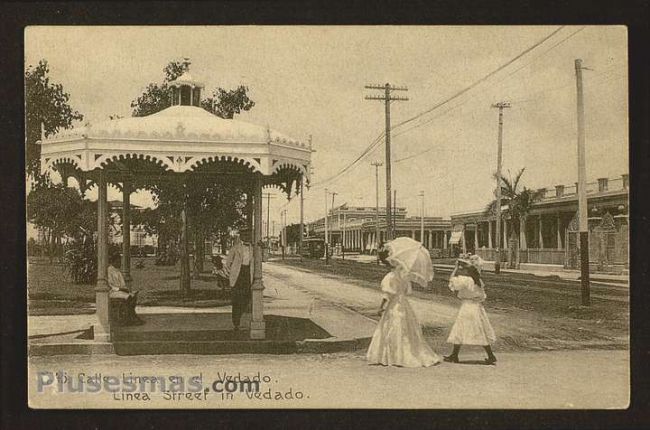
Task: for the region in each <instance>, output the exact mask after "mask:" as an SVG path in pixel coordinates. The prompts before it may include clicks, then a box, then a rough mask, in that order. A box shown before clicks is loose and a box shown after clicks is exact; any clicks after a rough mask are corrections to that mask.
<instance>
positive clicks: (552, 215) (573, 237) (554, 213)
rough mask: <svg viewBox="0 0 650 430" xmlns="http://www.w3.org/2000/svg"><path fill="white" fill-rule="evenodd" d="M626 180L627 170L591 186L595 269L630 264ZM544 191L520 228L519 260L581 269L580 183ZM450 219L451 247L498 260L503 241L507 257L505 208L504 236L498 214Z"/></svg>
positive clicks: (508, 224) (619, 268)
mask: <svg viewBox="0 0 650 430" xmlns="http://www.w3.org/2000/svg"><path fill="white" fill-rule="evenodd" d="M628 181H629V179H628V175H627V174H624V175H621V176H620V177H618V178H599V179H598V180H597V181H596V182H592V183H588V184H587V202H588V204H587V206H588V209H587V210H588V216H589V261H590V264H591V266H592V268H593V269H596V270H606V271H614V272H618V271H623V270H626V269H627V268H628V262H629V255H628V243H629V239H628V208H629V205H628V197H629V191H628V188H629V182H628ZM542 191H543V197H542V199H541V200H540V201H538V202H536V203H534V204H533V206H532V209H531V211H530V213H529V214H528V216H527V217H526V219H525V220H521V223H520V224H521V225H520V228H519V229H518V230H519V231H520V234H519V235H518V237H517V238H516V240H517V241H518V244H519V261H520V263H524V264H543V265H553V266H557V267H560V268H568V269H577V268H579V265H580V261H579V250H578V245H579V240H578V235H577V230H578V225H577V218H576V214H577V211H578V195H577V192H576V191H577V184H572V185H556V186H555V187H553V188H545V189H542ZM486 204H487V202H486ZM451 222H452V225H453V230H454V233H453V234H452V238H451V240H450V244H451V245H452V246H454V247H457V248H458V249H459V250H460V251H462V252H471V253H476V254H478V255H480V256H481V257H482V258H483V259H485V260H488V261H494V260H495V259H496V249H495V248H496V245H497V240H499V241H500V242H499V245H500V248H501V250H502V251H501V252H502V256H501V260H502V261H506V260H507V259H508V257H509V256H508V251H507V248H508V246H507V243H508V240H507V238H509V237H510V233H511V229H512V228H513V226H512V225H511V221H510V219H509V216H508V209H507V207H505V206H504V208H503V221H502V222H503V224H502V226H503V227H502V228H501V231H502V234H501V237H500V238H497V237H496V220H495V218H494V216H493V215H488V214H486V213H485V211H483V210H481V211H474V212H466V213H460V214H454V215H452V216H451ZM510 258H512V256H510Z"/></svg>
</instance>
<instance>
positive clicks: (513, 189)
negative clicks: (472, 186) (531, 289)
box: [484, 168, 544, 269]
mask: <svg viewBox="0 0 650 430" xmlns="http://www.w3.org/2000/svg"><path fill="white" fill-rule="evenodd" d="M525 170H526V168H523V169H521V170H520V171H519V172H518V173H517V174H516V175H515V177H514V178H512V176H510V178H506V177H504V176H502V177H501V207H502V208H503V206H507V209H506V211H507V214H508V217H509V218H510V221H511V225H512V227H511V228H510V238H509V240H508V263H509V266H510V268H511V269H512V268H518V267H519V240H517V238H518V237H519V234H520V231H521V228H522V227H523V226H524V225H525V222H526V217H527V216H528V214H529V213H530V210H531V209H532V206H533V204H534V203H535V202H537V201H539V200H540V199H541V198H542V197H543V196H544V191H543V190H531V189H529V188H526V187H523V188H522V189H521V190H519V183H520V180H521V176H522V175H523V174H524V171H525ZM495 179H496V174H495ZM495 194H496V192H495ZM496 208H497V201H496V199H494V200H493V201H491V202H490V203H488V205H487V206H486V207H485V211H484V215H485V216H492V215H494V214H496ZM497 240H499V238H497ZM513 256H514V258H513Z"/></svg>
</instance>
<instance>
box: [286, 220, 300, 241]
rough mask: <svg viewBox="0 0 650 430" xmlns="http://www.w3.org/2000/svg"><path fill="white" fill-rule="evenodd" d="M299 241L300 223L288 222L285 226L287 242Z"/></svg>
mask: <svg viewBox="0 0 650 430" xmlns="http://www.w3.org/2000/svg"><path fill="white" fill-rule="evenodd" d="M298 242H300V224H290V225H288V226H287V243H298Z"/></svg>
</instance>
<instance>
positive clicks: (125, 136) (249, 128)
mask: <svg viewBox="0 0 650 430" xmlns="http://www.w3.org/2000/svg"><path fill="white" fill-rule="evenodd" d="M40 143H41V145H42V146H41V169H42V171H43V172H45V171H46V170H48V169H52V168H56V164H58V163H62V162H65V163H68V164H72V165H73V166H74V168H75V170H80V171H86V172H87V171H92V170H95V169H102V168H104V167H105V166H106V165H107V163H110V162H111V161H113V160H118V159H123V158H140V159H147V160H152V161H154V162H155V163H157V164H158V165H160V166H162V167H164V168H165V170H169V171H173V172H185V171H192V170H194V169H195V168H196V167H197V166H198V165H199V164H203V163H207V162H210V161H219V160H227V161H235V162H238V163H241V164H244V165H246V166H248V167H249V168H250V169H251V170H252V171H254V172H260V173H262V174H263V175H265V176H270V175H273V174H275V173H276V172H278V171H279V170H281V169H283V168H289V169H293V170H297V171H299V173H300V174H301V175H304V176H308V174H309V169H308V168H307V166H308V165H309V163H310V161H311V152H312V150H311V144H308V145H306V144H305V143H303V142H300V141H298V140H296V139H292V138H290V137H288V136H286V135H284V134H282V133H279V132H276V131H274V130H271V129H269V128H268V127H263V126H259V125H255V124H252V123H249V122H245V121H240V120H235V119H222V118H219V117H217V116H216V115H213V114H212V113H210V112H208V111H206V110H205V109H203V108H200V107H196V106H171V107H169V108H167V109H164V110H162V111H160V112H158V113H155V114H152V115H148V116H145V117H131V118H121V119H116V120H109V121H104V122H100V123H97V124H92V125H86V126H83V127H78V128H73V129H70V130H63V131H61V132H60V133H58V134H56V135H54V136H51V137H49V138H47V139H44V140H43V141H42V142H40Z"/></svg>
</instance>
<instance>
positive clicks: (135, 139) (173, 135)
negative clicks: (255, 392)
mask: <svg viewBox="0 0 650 430" xmlns="http://www.w3.org/2000/svg"><path fill="white" fill-rule="evenodd" d="M170 88H171V91H172V92H173V94H172V106H170V107H168V108H166V109H164V110H162V111H160V112H157V113H155V114H151V115H148V116H144V117H132V118H120V119H114V120H110V121H104V122H100V123H97V124H93V125H85V126H83V127H79V128H74V129H71V130H63V131H62V132H60V133H58V134H56V135H54V136H50V137H48V138H43V139H42V140H41V141H39V142H38V143H39V144H40V145H41V170H42V172H43V173H45V172H47V171H52V170H58V171H60V172H61V175H62V177H64V178H67V177H70V176H74V177H75V178H77V179H78V181H79V183H80V185H81V187H82V189H87V188H88V187H89V186H90V184H91V183H92V184H96V185H97V187H98V210H97V223H98V240H97V249H98V252H97V263H98V264H97V267H98V274H97V284H96V287H95V292H96V295H95V301H96V308H97V311H96V312H97V317H98V318H97V319H98V321H97V324H96V325H95V326H94V335H95V338H96V339H97V340H100V341H110V340H111V316H110V315H111V314H110V312H109V306H110V303H109V291H110V288H109V287H108V282H107V267H108V231H107V223H106V220H107V211H108V204H107V184H109V183H111V184H114V185H117V187H118V189H120V190H121V191H122V199H123V205H122V206H123V213H122V216H121V219H122V231H123V234H124V236H123V241H122V242H123V243H122V246H123V249H122V253H123V257H122V272H123V273H124V275H125V279H126V280H129V279H130V235H129V232H130V217H129V208H130V195H131V193H132V192H133V191H134V190H135V189H138V188H141V187H146V186H147V185H152V184H156V183H157V182H158V181H161V180H168V179H171V180H174V179H179V178H185V177H188V175H189V176H191V175H199V174H205V175H215V176H218V175H223V174H225V173H224V170H223V169H221V168H222V167H224V166H229V167H228V168H227V169H226V170H228V169H230V170H229V171H228V172H227V173H228V174H232V175H235V176H238V178H239V179H240V180H242V181H245V182H247V183H248V185H249V189H250V196H249V198H250V199H251V201H252V205H251V207H252V213H251V214H250V215H251V217H252V225H251V227H252V230H253V231H252V233H253V262H252V263H253V264H252V266H253V285H252V287H251V290H252V316H251V322H250V337H251V338H252V339H264V338H265V324H264V318H263V303H262V291H263V289H264V284H263V279H262V248H261V246H262V242H261V239H262V231H261V219H262V187H264V186H276V187H279V188H280V189H282V190H284V191H285V192H286V193H287V196H288V197H291V191H292V188H293V185H294V183H295V185H296V187H295V188H294V189H295V190H296V191H297V190H298V187H299V186H300V189H302V184H303V182H304V181H303V179H306V180H307V182H308V181H309V177H308V172H309V168H308V167H309V164H310V162H311V153H312V148H311V141H309V143H308V144H305V143H304V142H300V141H299V140H297V139H292V138H290V137H288V136H286V135H283V134H281V133H279V132H276V131H274V130H271V129H270V128H269V127H268V126H267V127H264V126H260V125H256V124H251V123H248V122H245V121H239V120H234V119H223V118H219V117H217V116H215V115H213V114H212V113H210V112H208V111H206V110H204V109H203V108H201V107H199V106H200V92H201V89H202V88H203V85H202V84H201V83H199V82H197V81H195V80H193V79H192V78H191V76H190V75H189V73H185V74H184V75H182V76H181V77H179V78H178V79H177V80H176V81H173V82H171V83H170ZM188 89H189V90H188Z"/></svg>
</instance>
